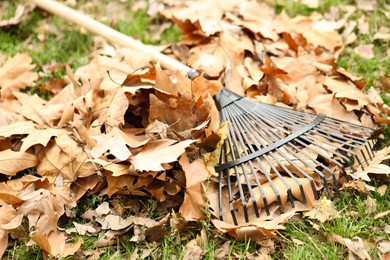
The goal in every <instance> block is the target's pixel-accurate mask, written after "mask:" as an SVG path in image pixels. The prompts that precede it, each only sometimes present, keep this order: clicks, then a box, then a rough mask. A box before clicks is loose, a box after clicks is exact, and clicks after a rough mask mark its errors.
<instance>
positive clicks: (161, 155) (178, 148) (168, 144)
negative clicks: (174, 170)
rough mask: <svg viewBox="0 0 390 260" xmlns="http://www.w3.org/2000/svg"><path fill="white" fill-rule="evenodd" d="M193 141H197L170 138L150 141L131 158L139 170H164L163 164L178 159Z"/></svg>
mask: <svg viewBox="0 0 390 260" xmlns="http://www.w3.org/2000/svg"><path fill="white" fill-rule="evenodd" d="M193 142H195V141H194V140H186V141H181V142H177V141H175V140H169V139H165V140H164V139H161V140H156V141H150V142H149V143H147V144H146V145H145V146H143V148H142V150H141V152H139V153H138V154H136V155H134V156H131V157H130V159H129V160H130V162H131V163H132V164H133V165H134V168H135V169H136V170H137V171H163V170H164V167H163V166H162V165H161V164H163V163H170V162H174V161H176V160H177V158H178V157H179V156H180V155H181V154H182V153H184V151H185V149H186V148H187V147H188V146H189V145H190V144H192V143H193Z"/></svg>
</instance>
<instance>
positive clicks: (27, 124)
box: [0, 0, 390, 259]
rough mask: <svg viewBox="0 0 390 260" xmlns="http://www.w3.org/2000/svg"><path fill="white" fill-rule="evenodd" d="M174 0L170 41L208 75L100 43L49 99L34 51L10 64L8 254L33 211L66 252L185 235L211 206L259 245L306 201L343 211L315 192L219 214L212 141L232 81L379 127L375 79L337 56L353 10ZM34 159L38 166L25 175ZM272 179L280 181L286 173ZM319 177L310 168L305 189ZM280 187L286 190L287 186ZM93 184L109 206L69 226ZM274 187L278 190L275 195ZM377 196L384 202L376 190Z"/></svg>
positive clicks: (311, 213)
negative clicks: (151, 207) (255, 210)
mask: <svg viewBox="0 0 390 260" xmlns="http://www.w3.org/2000/svg"><path fill="white" fill-rule="evenodd" d="M163 4H164V6H163V8H160V9H161V15H162V16H164V17H165V18H166V19H170V20H171V21H172V22H174V23H176V24H177V25H178V26H179V27H180V28H181V30H182V32H183V34H184V35H183V38H182V40H181V41H180V42H179V43H177V44H174V45H171V46H169V47H167V48H165V50H164V52H165V53H167V54H169V55H171V56H175V57H176V58H177V59H178V60H180V61H182V62H183V63H187V64H189V65H190V66H192V67H193V68H195V69H197V70H199V71H200V72H201V73H202V75H201V76H199V77H197V78H195V79H192V80H190V79H188V78H186V77H184V76H183V75H179V74H177V73H176V72H174V71H165V70H163V69H162V68H161V67H160V66H159V65H158V64H156V65H151V64H150V63H149V61H150V59H149V58H148V57H146V56H143V57H141V56H140V55H139V53H137V52H135V51H133V50H128V49H123V48H119V47H113V46H110V48H101V49H97V50H96V51H95V53H94V54H93V58H92V60H91V62H90V63H89V64H88V65H86V66H83V67H81V68H79V69H77V70H76V71H75V72H72V71H71V70H70V69H69V67H67V76H65V77H64V79H63V80H64V82H65V83H66V84H65V86H64V87H63V88H62V89H61V90H60V91H58V93H56V94H53V95H52V97H51V99H50V101H45V100H43V99H42V98H40V97H39V96H37V95H34V96H29V95H27V94H25V89H27V88H30V87H34V86H35V81H36V80H37V79H38V74H37V73H36V72H33V71H32V69H33V68H34V65H33V64H32V62H31V57H30V56H29V55H28V54H17V55H16V56H14V57H12V58H10V59H8V61H6V62H5V63H4V64H3V65H2V66H1V67H0V88H1V99H0V111H1V113H2V118H1V120H0V155H1V157H0V158H1V159H0V173H1V179H2V182H1V185H2V192H1V194H0V202H1V208H0V215H1V216H3V217H2V218H1V227H0V230H1V232H0V234H1V240H0V255H3V254H4V252H5V250H6V248H7V244H8V240H9V237H11V238H12V237H14V235H13V234H14V230H16V229H20V228H23V226H22V225H21V224H22V219H23V217H27V219H28V228H27V229H26V230H25V231H26V234H28V237H29V239H30V242H29V244H38V245H39V246H40V247H41V249H42V250H43V251H44V252H45V254H49V255H52V256H54V257H66V256H69V255H74V254H78V255H79V256H80V254H82V253H81V252H79V251H80V246H81V244H82V239H81V237H79V238H78V239H77V240H76V241H73V242H72V243H69V241H70V240H69V238H70V237H69V234H72V233H77V234H79V235H85V234H87V235H90V236H97V235H98V234H99V232H104V234H105V235H104V236H102V237H100V238H99V240H98V241H97V243H96V245H97V246H105V245H110V244H113V243H116V240H115V238H116V237H117V236H120V235H122V234H125V233H129V232H130V234H132V238H131V241H135V242H138V241H142V240H145V239H147V240H152V241H158V240H159V239H161V237H162V236H164V235H165V234H166V226H169V225H170V226H171V227H179V226H180V227H181V228H180V229H179V230H181V232H183V233H185V227H186V226H191V225H192V224H194V223H196V222H197V221H198V220H202V219H207V215H208V214H206V213H207V212H209V213H210V216H211V222H212V223H213V225H214V226H215V228H216V229H217V230H219V232H222V233H227V234H229V235H230V236H231V237H233V238H235V239H240V240H247V239H248V238H250V239H252V240H254V241H257V242H258V243H261V241H264V238H266V237H275V236H276V234H277V230H282V229H284V226H283V224H284V223H286V222H287V221H288V220H289V219H290V218H291V217H293V216H294V215H295V214H297V212H300V211H308V212H307V213H306V214H305V216H307V217H309V218H314V219H318V220H320V221H327V220H328V219H332V218H334V217H338V212H337V211H336V210H335V209H334V208H333V207H332V205H331V204H329V203H327V202H328V200H327V199H326V198H324V199H323V200H321V201H320V202H315V200H314V196H313V195H312V194H306V195H307V199H308V201H309V202H310V203H308V204H306V205H303V204H300V203H299V202H298V201H297V202H296V206H295V208H291V207H289V206H288V205H285V212H284V213H281V212H280V211H279V209H278V207H277V205H276V203H273V204H271V207H270V211H271V215H269V216H267V215H265V214H262V215H261V216H260V218H258V219H256V220H254V221H252V222H250V223H244V224H240V225H238V226H236V225H233V224H232V222H230V221H229V218H228V217H226V218H225V217H224V219H225V221H220V220H218V210H217V204H218V202H217V193H218V190H217V188H216V183H217V181H218V180H217V179H216V178H215V176H214V174H215V173H214V174H213V171H212V170H211V171H210V170H209V169H212V168H213V165H214V162H215V161H216V160H217V157H216V156H218V153H215V152H211V151H213V150H214V149H215V148H216V147H218V146H220V143H221V142H223V139H224V138H225V137H226V136H225V135H224V134H223V132H224V130H223V128H224V127H226V126H223V125H222V126H221V128H218V126H219V116H218V110H217V108H216V106H215V104H214V101H213V96H214V94H215V93H216V92H218V91H219V90H220V89H221V87H222V86H225V87H228V88H229V89H231V90H233V91H235V92H237V93H241V94H243V95H246V96H248V97H252V98H255V99H258V100H261V101H263V102H268V103H272V104H276V105H282V106H288V107H291V108H294V109H299V110H302V111H305V112H316V113H325V114H326V115H328V116H333V117H336V118H339V119H342V120H345V121H349V122H353V123H358V124H362V125H366V126H370V127H375V126H376V125H377V123H378V122H381V120H380V119H381V118H382V116H383V115H384V114H387V116H388V115H389V111H390V110H389V108H388V107H386V105H385V104H384V102H383V101H382V99H381V98H380V96H379V95H375V98H373V96H372V95H373V94H372V93H371V96H370V93H369V92H366V91H365V90H364V89H363V86H364V82H363V81H362V79H360V78H358V77H355V76H354V75H351V74H350V73H348V72H345V71H343V70H341V69H340V68H338V67H337V66H336V64H335V60H336V58H337V56H338V55H339V53H340V52H341V51H342V50H343V48H344V47H345V46H346V44H349V43H351V39H348V41H347V40H346V39H344V38H343V30H347V29H348V25H347V24H346V23H345V20H343V19H339V20H326V19H325V18H324V17H323V16H322V15H320V14H313V15H312V16H310V17H303V16H298V17H295V18H290V17H288V16H287V15H286V14H285V13H282V14H280V15H277V14H275V13H274V11H273V9H272V8H270V7H268V6H267V5H265V4H261V3H257V2H253V1H236V0H230V1H228V2H227V3H226V4H225V3H224V4H223V5H222V4H221V2H220V1H212V2H210V1H200V2H199V1H198V2H196V3H195V2H193V3H191V2H172V1H166V2H163ZM205 10H207V11H205ZM209 10H213V13H212V15H211V13H210V12H208V11H209ZM255 10H256V13H254V11H255ZM258 11H260V12H261V14H259V13H258ZM188 17H191V18H190V19H189V18H188ZM217 18H218V19H217ZM378 39H379V38H378ZM359 51H363V49H359ZM360 53H361V52H360ZM364 55H368V54H367V52H366V53H365V54H364ZM205 78H208V80H206V79H205ZM3 115H4V116H3ZM385 116H386V115H385ZM3 117H4V118H3ZM210 152H211V153H210ZM388 157H389V148H384V149H383V150H382V151H379V152H377V155H376V157H374V160H373V162H374V163H373V164H371V166H369V167H366V168H365V170H362V169H359V170H356V171H354V172H350V173H349V175H350V176H352V178H353V181H352V182H347V183H345V184H344V188H346V189H356V190H362V189H366V190H372V188H371V187H370V186H369V185H368V184H367V183H366V182H368V181H369V180H370V179H369V176H368V175H369V174H385V175H389V173H390V172H389V168H388V166H386V165H384V164H381V162H382V161H384V160H386V159H388ZM30 168H34V170H32V171H31V170H27V171H24V172H23V173H24V174H22V175H21V174H19V173H20V172H21V171H23V170H26V169H30ZM340 177H341V176H340ZM273 181H274V182H275V183H276V185H278V177H275V178H274V179H273ZM306 181H307V180H306V179H304V178H301V182H302V184H303V185H304V186H305V187H306V186H308V185H309V182H308V181H307V182H306ZM266 185H267V183H266V184H265V186H266ZM280 187H282V185H280ZM320 188H321V187H318V189H320ZM294 189H295V188H294ZM304 189H305V188H304ZM305 190H308V191H311V188H310V187H309V188H306V189H305ZM280 192H281V195H282V198H283V197H286V196H287V191H286V190H283V189H280ZM92 193H94V194H98V195H100V196H107V197H108V200H109V201H110V203H103V204H102V205H100V206H99V207H98V208H97V209H95V210H90V211H87V212H85V213H84V215H82V216H81V218H84V219H86V220H87V221H88V222H87V224H80V223H76V222H75V223H74V228H71V229H67V230H66V231H63V230H62V229H61V228H60V225H59V219H60V218H61V217H62V216H67V217H69V218H70V217H72V216H71V214H70V213H69V212H71V211H70V210H71V209H72V208H74V207H75V206H76V205H77V202H78V201H80V199H81V198H82V197H84V196H88V195H90V194H92ZM296 193H297V195H296V199H297V200H299V199H300V198H299V196H298V194H299V192H296ZM293 194H295V192H294V191H293ZM117 196H127V197H130V198H132V197H139V198H140V199H142V198H149V197H154V198H155V199H157V200H158V201H159V202H160V203H167V205H170V206H169V208H168V210H167V212H165V214H164V215H163V216H162V217H160V220H154V219H152V218H151V216H150V215H149V214H147V213H145V211H144V210H139V209H138V210H139V212H132V213H131V215H127V216H126V214H123V213H126V211H128V209H129V207H127V208H124V207H123V206H121V205H120V204H118V203H114V201H115V198H116V197H117ZM273 197H274V194H272V192H269V193H268V194H267V198H268V199H267V200H268V201H270V202H273V201H275V199H272V198H273ZM168 202H169V203H168ZM237 203H238V202H237ZM261 203H262V202H261V201H260V200H259V202H258V206H259V207H263V205H262V204H261ZM366 204H367V207H369V210H370V211H371V212H375V209H374V204H373V202H372V201H367V202H366ZM115 208H116V209H117V210H115ZM134 211H136V210H134ZM237 216H240V214H239V213H237ZM241 217H243V216H241ZM102 230H103V231H102ZM131 232H132V233H131ZM203 240H204V239H203V238H202V237H198V238H196V239H194V240H192V241H191V242H190V244H188V245H187V248H186V255H188V256H194V257H198V258H199V257H201V255H203V254H204V248H203V243H204V241H203ZM336 240H337V241H338V242H339V243H342V244H343V245H346V246H347V247H348V248H349V249H350V252H351V253H350V254H351V255H353V254H355V255H360V256H363V258H366V259H369V257H368V255H367V253H366V251H364V247H363V246H362V243H361V239H360V238H354V239H353V240H350V239H336ZM382 247H383V246H382ZM224 251H226V250H225V249H223V247H221V250H220V252H216V253H218V255H220V256H221V257H223V256H224V255H226V253H225V252H224ZM384 251H385V250H384ZM263 253H264V252H263ZM264 254H265V255H267V253H264Z"/></svg>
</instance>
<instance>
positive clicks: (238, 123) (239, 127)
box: [227, 104, 281, 216]
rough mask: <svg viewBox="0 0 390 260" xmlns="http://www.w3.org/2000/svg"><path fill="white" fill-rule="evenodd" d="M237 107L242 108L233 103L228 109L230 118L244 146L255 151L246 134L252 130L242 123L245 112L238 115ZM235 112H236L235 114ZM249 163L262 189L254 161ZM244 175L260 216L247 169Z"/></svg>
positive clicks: (269, 179)
mask: <svg viewBox="0 0 390 260" xmlns="http://www.w3.org/2000/svg"><path fill="white" fill-rule="evenodd" d="M237 109H240V108H239V107H236V106H234V104H233V105H231V106H230V107H229V109H227V113H231V114H230V117H229V118H230V119H231V120H232V123H233V126H234V128H235V130H236V134H237V136H238V138H239V139H240V142H241V144H242V145H243V146H246V147H247V148H248V149H249V150H250V151H251V152H252V153H253V152H254V151H255V150H254V149H253V147H252V145H250V144H251V142H250V140H249V139H248V136H247V135H246V134H245V133H248V134H249V133H250V132H251V130H250V129H248V128H247V127H246V126H245V124H243V123H242V120H241V117H242V116H244V115H245V114H242V115H240V116H238V115H239V111H237ZM233 113H234V114H233ZM252 131H253V130H252ZM252 141H254V143H255V145H256V146H257V148H258V149H260V148H261V147H260V146H259V145H258V143H256V142H255V140H254V139H252ZM245 144H247V145H245ZM244 154H245V155H248V152H247V151H246V150H245V149H244ZM258 163H259V164H261V162H258ZM249 164H250V168H251V170H252V173H253V176H254V178H255V181H256V184H257V185H258V187H259V189H262V188H261V184H260V181H259V179H258V177H257V174H255V173H256V171H255V169H254V167H253V164H252V161H249ZM259 166H260V167H261V168H263V167H262V166H261V165H259ZM264 170H265V168H264ZM244 171H245V169H244ZM264 175H265V176H266V178H267V180H268V181H269V183H270V185H271V187H272V188H273V190H274V191H275V193H276V196H277V198H278V201H279V203H280V204H281V199H280V195H279V194H278V191H277V189H276V187H275V186H274V185H273V182H272V179H271V178H270V176H269V175H268V174H267V173H266V172H265V173H264ZM244 176H245V179H246V181H247V183H248V189H249V190H250V194H251V198H252V202H253V204H254V206H255V212H256V215H257V216H259V212H258V209H257V202H256V200H255V199H254V197H253V196H252V195H253V193H252V188H251V183H250V180H249V179H248V176H247V174H246V171H245V172H244ZM263 201H265V202H266V198H263ZM268 213H269V212H267V214H268Z"/></svg>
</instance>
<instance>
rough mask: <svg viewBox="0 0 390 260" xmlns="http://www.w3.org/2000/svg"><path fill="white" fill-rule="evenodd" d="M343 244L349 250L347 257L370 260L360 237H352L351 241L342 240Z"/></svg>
mask: <svg viewBox="0 0 390 260" xmlns="http://www.w3.org/2000/svg"><path fill="white" fill-rule="evenodd" d="M344 243H345V245H346V246H347V247H348V249H349V257H353V256H355V257H358V259H362V260H370V259H371V257H370V256H369V254H368V252H367V249H366V248H365V245H364V243H363V240H362V239H361V238H360V237H354V238H353V239H352V240H351V239H348V238H344Z"/></svg>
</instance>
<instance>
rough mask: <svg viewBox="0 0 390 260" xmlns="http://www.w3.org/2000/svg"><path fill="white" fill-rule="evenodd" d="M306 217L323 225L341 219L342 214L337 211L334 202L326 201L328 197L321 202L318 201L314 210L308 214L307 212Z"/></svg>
mask: <svg viewBox="0 0 390 260" xmlns="http://www.w3.org/2000/svg"><path fill="white" fill-rule="evenodd" d="M304 216H305V217H308V218H310V219H317V220H319V221H320V222H322V223H323V222H325V221H328V220H332V219H335V218H340V217H341V215H340V212H339V211H338V210H337V209H336V207H335V206H334V204H333V203H332V201H330V200H328V199H326V197H324V198H323V199H322V200H320V201H317V203H316V205H315V206H314V208H313V209H311V210H310V211H308V212H305V213H304Z"/></svg>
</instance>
